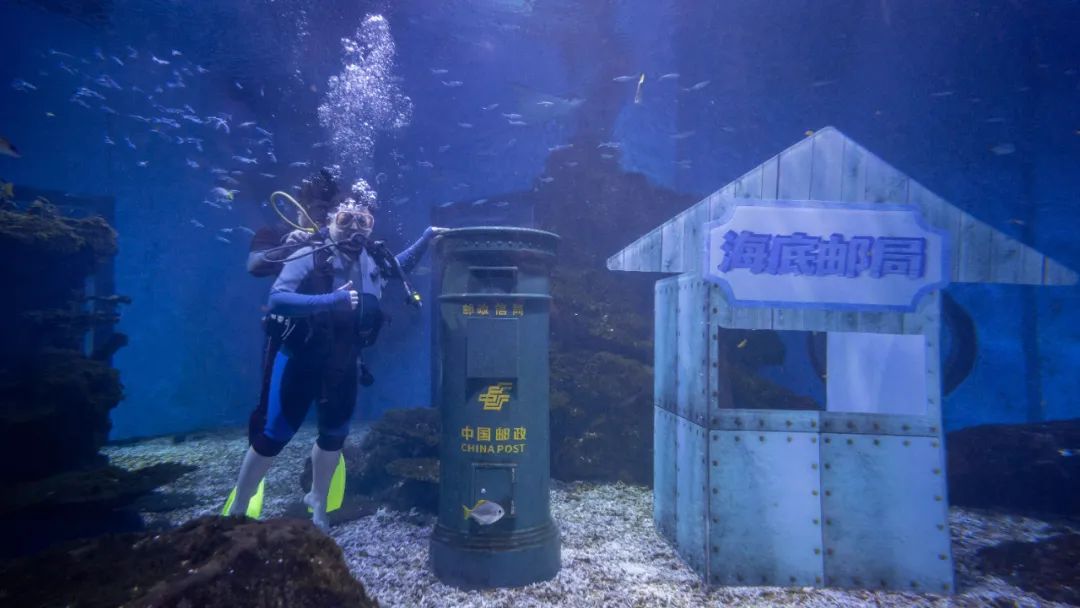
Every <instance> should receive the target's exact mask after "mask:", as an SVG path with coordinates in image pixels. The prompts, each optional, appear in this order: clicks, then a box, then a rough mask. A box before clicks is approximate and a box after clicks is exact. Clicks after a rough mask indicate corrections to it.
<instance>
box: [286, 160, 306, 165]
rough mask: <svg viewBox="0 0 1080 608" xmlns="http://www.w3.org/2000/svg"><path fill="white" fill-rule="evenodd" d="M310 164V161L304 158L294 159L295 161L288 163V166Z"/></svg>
mask: <svg viewBox="0 0 1080 608" xmlns="http://www.w3.org/2000/svg"><path fill="white" fill-rule="evenodd" d="M310 164H311V163H310V162H308V161H306V160H298V161H296V162H293V163H289V166H290V167H307V166H309V165H310Z"/></svg>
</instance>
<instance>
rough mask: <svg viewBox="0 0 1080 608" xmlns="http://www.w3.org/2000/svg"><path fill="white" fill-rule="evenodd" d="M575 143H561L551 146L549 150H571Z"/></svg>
mask: <svg viewBox="0 0 1080 608" xmlns="http://www.w3.org/2000/svg"><path fill="white" fill-rule="evenodd" d="M573 147H574V144H560V145H558V146H551V147H550V148H548V152H558V151H559V150H569V149H570V148H573Z"/></svg>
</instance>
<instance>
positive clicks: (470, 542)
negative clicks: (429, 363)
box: [431, 226, 560, 587]
mask: <svg viewBox="0 0 1080 608" xmlns="http://www.w3.org/2000/svg"><path fill="white" fill-rule="evenodd" d="M558 238H559V237H558V236H556V235H554V234H552V233H550V232H543V231H540V230H531V229H524V228H509V227H498V226H495V227H475V228H460V229H454V230H450V231H448V232H447V233H445V234H444V235H443V236H442V237H441V238H440V240H439V241H438V242H437V245H436V246H437V253H436V256H437V257H436V264H437V268H438V272H437V273H436V275H435V292H436V293H437V294H438V306H437V307H436V309H435V313H434V314H435V316H436V319H435V323H434V325H435V327H436V332H435V341H436V345H435V347H434V348H433V349H432V352H433V357H434V374H433V381H434V387H433V390H434V393H435V394H434V401H435V403H436V404H437V407H438V408H439V410H440V413H441V415H442V442H441V444H440V459H441V469H440V479H439V519H438V523H437V524H436V525H435V529H434V530H433V532H432V537H431V566H432V568H433V570H434V571H435V574H436V575H437V576H438V577H439V578H440V579H441V580H442V581H444V582H446V583H448V584H453V585H456V586H459V587H517V586H521V585H527V584H529V583H534V582H537V581H543V580H548V579H550V578H552V577H554V576H555V574H556V573H558V571H559V566H560V549H559V546H560V545H559V532H558V528H557V527H556V526H555V523H554V521H553V520H552V518H551V511H550V501H549V494H548V491H549V479H550V463H549V458H550V456H549V443H550V432H549V428H548V424H549V423H548V411H549V409H550V406H549V402H548V391H549V381H548V373H549V372H548V335H549V331H548V327H549V315H550V306H551V295H550V291H551V290H550V280H549V276H550V272H551V266H552V263H553V262H554V259H555V248H556V244H557V242H558Z"/></svg>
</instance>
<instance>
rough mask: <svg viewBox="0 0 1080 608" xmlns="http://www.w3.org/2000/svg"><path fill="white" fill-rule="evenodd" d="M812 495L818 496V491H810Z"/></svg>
mask: <svg viewBox="0 0 1080 608" xmlns="http://www.w3.org/2000/svg"><path fill="white" fill-rule="evenodd" d="M810 493H811V494H813V495H814V496H817V495H818V491H817V490H810Z"/></svg>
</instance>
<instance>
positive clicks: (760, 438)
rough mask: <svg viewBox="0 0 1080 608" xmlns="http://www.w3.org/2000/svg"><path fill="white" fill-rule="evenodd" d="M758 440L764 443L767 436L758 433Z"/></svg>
mask: <svg viewBox="0 0 1080 608" xmlns="http://www.w3.org/2000/svg"><path fill="white" fill-rule="evenodd" d="M758 441H760V442H762V443H765V436H764V435H758Z"/></svg>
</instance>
